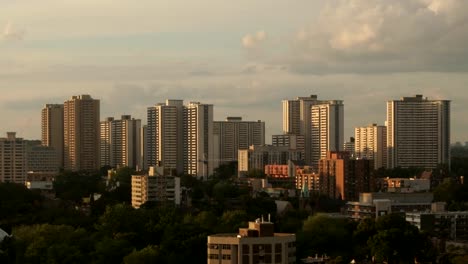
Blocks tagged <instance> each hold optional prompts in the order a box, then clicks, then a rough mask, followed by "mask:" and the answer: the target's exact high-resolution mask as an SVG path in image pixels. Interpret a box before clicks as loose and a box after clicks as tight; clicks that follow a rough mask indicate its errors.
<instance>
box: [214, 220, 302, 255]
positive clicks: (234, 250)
mask: <svg viewBox="0 0 468 264" xmlns="http://www.w3.org/2000/svg"><path fill="white" fill-rule="evenodd" d="M207 263H208V264H237V263H239V264H247V263H283V264H288V263H291V264H292V263H296V235H295V234H286V233H275V232H274V224H273V223H271V222H270V221H268V222H265V221H263V219H257V220H256V221H255V222H249V227H248V228H239V233H237V234H217V235H211V236H208V262H207Z"/></svg>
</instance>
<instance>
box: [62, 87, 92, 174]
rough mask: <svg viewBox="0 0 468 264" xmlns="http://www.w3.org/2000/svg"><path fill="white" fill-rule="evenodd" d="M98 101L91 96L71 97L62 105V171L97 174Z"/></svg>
mask: <svg viewBox="0 0 468 264" xmlns="http://www.w3.org/2000/svg"><path fill="white" fill-rule="evenodd" d="M99 115H100V110H99V100H96V99H93V98H92V97H91V96H90V95H79V96H72V98H71V99H70V100H67V101H65V103H64V115H63V116H64V168H65V170H71V171H80V170H85V171H93V170H98V169H99V167H100V164H99V158H100V156H99V137H100V133H99V132H100V131H99V130H100V127H99Z"/></svg>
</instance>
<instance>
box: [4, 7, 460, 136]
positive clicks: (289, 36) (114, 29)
mask: <svg viewBox="0 0 468 264" xmlns="http://www.w3.org/2000/svg"><path fill="white" fill-rule="evenodd" d="M466 43H468V1H466V0H392V1H388V0H314V1H312V0H294V1H285V0H284V1H283V0H277V1H271V0H255V1H252V0H236V1H224V0H221V1H220V0H197V1H187V0H171V1H162V0H138V1H134V0H41V1H37V0H0V94H1V95H0V122H1V124H2V126H1V127H0V136H2V135H5V133H6V132H7V131H16V132H17V136H19V137H24V138H27V139H38V138H40V112H41V108H42V107H43V106H44V105H45V104H46V103H63V102H64V101H65V100H66V99H68V98H70V97H71V96H73V95H79V94H90V95H92V96H93V98H96V99H100V100H101V120H103V119H104V118H105V117H108V116H114V117H119V116H121V115H123V114H131V115H132V116H133V117H136V118H141V119H142V120H143V123H146V108H147V107H148V106H151V105H154V104H156V103H159V102H164V101H165V100H166V99H184V100H185V101H186V102H187V103H188V102H189V101H199V102H202V103H208V104H214V115H215V120H224V119H225V117H226V116H242V117H243V119H244V120H264V121H265V122H266V130H267V135H266V136H267V142H269V141H270V140H271V139H270V135H272V134H280V133H281V132H282V105H281V100H284V99H294V98H296V97H299V96H309V95H312V94H317V95H318V97H319V99H330V100H332V99H336V100H344V104H345V136H346V137H349V136H352V135H353V133H354V127H356V126H365V125H367V124H370V123H377V124H384V122H385V119H386V102H387V101H388V100H397V99H399V98H401V97H403V96H414V95H415V94H423V95H424V96H425V97H429V99H447V100H451V101H452V107H451V110H452V113H451V114H452V119H451V121H452V126H451V129H452V135H451V136H452V142H455V141H462V142H464V141H468V118H467V117H466V116H467V114H468V109H467V106H468V92H467V91H468V90H467V85H468V49H467V48H466Z"/></svg>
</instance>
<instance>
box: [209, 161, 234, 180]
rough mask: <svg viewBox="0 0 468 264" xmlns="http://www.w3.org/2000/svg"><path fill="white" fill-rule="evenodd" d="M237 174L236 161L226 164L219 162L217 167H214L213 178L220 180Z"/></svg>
mask: <svg viewBox="0 0 468 264" xmlns="http://www.w3.org/2000/svg"><path fill="white" fill-rule="evenodd" d="M236 175H237V162H236V161H232V162H229V163H227V164H221V165H220V166H219V167H218V168H216V169H215V172H214V175H213V176H214V178H216V179H220V180H227V179H231V178H233V177H236Z"/></svg>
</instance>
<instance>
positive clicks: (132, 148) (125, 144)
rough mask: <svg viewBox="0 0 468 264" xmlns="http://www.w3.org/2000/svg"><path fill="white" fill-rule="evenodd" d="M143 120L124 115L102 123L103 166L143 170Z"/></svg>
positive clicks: (110, 118)
mask: <svg viewBox="0 0 468 264" xmlns="http://www.w3.org/2000/svg"><path fill="white" fill-rule="evenodd" d="M140 129H141V120H140V119H134V118H132V117H131V116H130V115H123V116H122V118H121V119H120V120H115V119H114V118H113V117H109V118H107V119H106V120H105V121H102V122H101V141H100V145H101V151H100V152H101V166H104V165H108V166H111V167H113V168H117V167H131V168H141V166H142V164H141V149H140V147H141V143H140V140H141V138H140V137H141V132H140Z"/></svg>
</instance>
